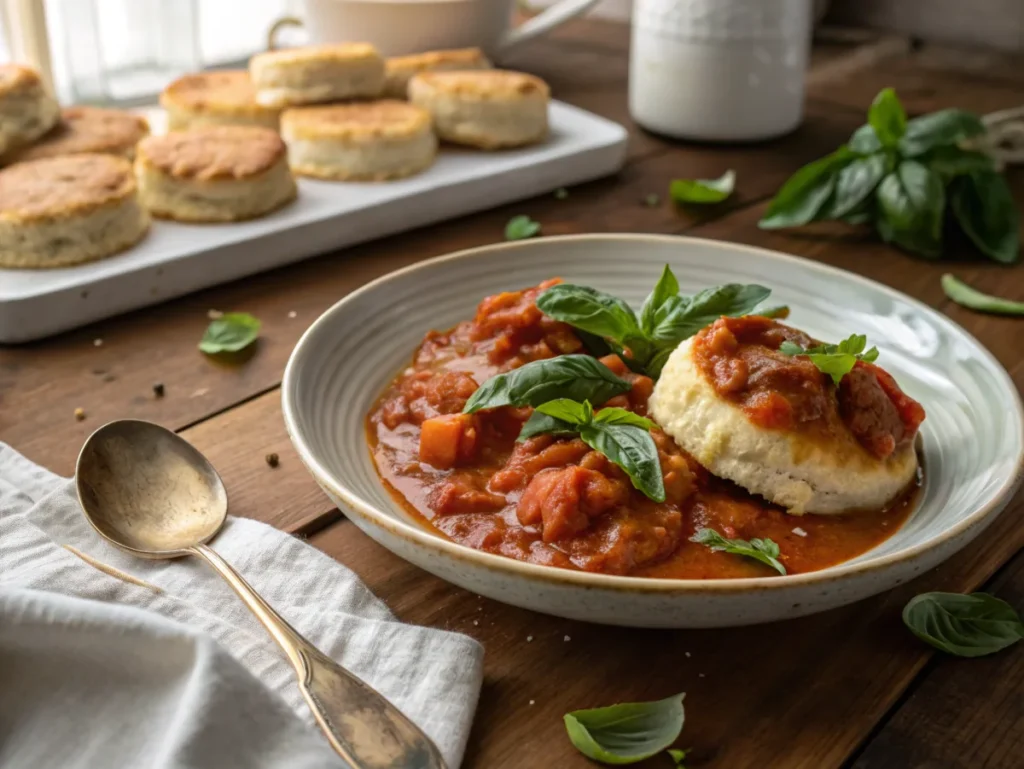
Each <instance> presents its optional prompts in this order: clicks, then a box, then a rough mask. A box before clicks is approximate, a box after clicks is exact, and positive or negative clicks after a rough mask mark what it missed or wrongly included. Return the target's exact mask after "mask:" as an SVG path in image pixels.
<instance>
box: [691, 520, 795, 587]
mask: <svg viewBox="0 0 1024 769" xmlns="http://www.w3.org/2000/svg"><path fill="white" fill-rule="evenodd" d="M690 541H691V542H696V543H697V544H700V545H707V546H708V547H709V548H711V551H712V552H714V553H730V554H732V555H743V556H746V557H747V558H753V559H754V560H757V561H760V562H761V563H763V564H764V565H765V566H771V567H772V568H773V569H775V571H777V572H778V573H779V574H782V575H783V576H785V574H786V567H785V566H783V565H782V562H781V561H779V546H778V545H777V544H776V543H775V542H774V541H773V540H771V539H757V538H755V539H752V540H750V541H749V542H748V541H746V540H745V539H726V538H725V537H723V536H722V535H721V534H719V533H718V532H717V531H715V530H714V529H700V530H699V531H698V532H697V533H696V534H694V535H693V536H692V537H690Z"/></svg>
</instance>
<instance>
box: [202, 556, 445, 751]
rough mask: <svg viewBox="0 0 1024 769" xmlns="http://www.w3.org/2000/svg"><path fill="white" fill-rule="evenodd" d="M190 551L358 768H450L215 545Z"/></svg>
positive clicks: (398, 713) (338, 747)
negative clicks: (254, 623) (269, 643)
mask: <svg viewBox="0 0 1024 769" xmlns="http://www.w3.org/2000/svg"><path fill="white" fill-rule="evenodd" d="M188 552H190V553H192V554H193V555H197V556H199V557H200V558H202V559H203V560H205V561H206V562H207V563H208V564H210V566H212V567H213V568H214V570H215V571H216V572H217V573H218V574H220V575H221V576H222V577H223V578H224V580H225V581H226V582H227V583H228V584H229V585H231V587H232V589H233V590H234V591H235V592H236V593H237V594H238V596H239V597H240V598H241V599H242V601H244V602H245V605H246V606H248V607H249V609H250V610H251V611H252V613H253V614H255V615H256V617H257V619H259V621H260V622H261V623H262V624H263V626H264V627H265V628H266V629H267V632H268V633H270V635H271V637H272V638H273V639H274V640H275V641H276V642H277V644H278V646H280V647H281V649H282V650H283V651H284V653H285V654H286V655H287V656H288V659H289V660H290V661H291V663H292V666H293V667H294V668H295V673H296V676H297V677H298V679H299V688H300V689H301V691H302V695H303V696H304V697H305V698H306V702H307V703H308V704H309V707H310V709H311V710H312V711H313V715H314V716H315V717H316V721H317V724H319V726H320V728H321V729H322V730H323V732H324V734H325V735H326V736H327V740H328V741H329V742H330V743H331V747H333V748H334V750H335V751H336V752H337V753H338V755H340V756H341V757H342V758H344V759H345V760H346V761H348V762H349V764H351V765H352V767H354V769H385V767H387V768H388V769H396V768H397V767H402V768H403V769H446V765H445V763H444V759H442V758H441V754H440V753H439V752H438V750H437V747H435V745H434V743H433V742H431V741H430V738H429V737H427V735H425V734H424V733H423V732H422V731H421V730H420V728H419V727H417V726H416V725H415V724H414V723H413V722H412V721H410V720H409V719H408V718H406V717H405V715H403V714H402V712H401V711H400V710H398V708H396V707H395V706H394V705H392V704H391V703H390V702H388V701H387V700H386V699H384V697H383V696H381V694H379V693H378V692H377V691H375V690H374V689H373V688H371V687H370V686H368V685H367V684H365V683H364V682H363V681H361V680H359V679H358V678H356V677H355V676H354V675H352V674H351V673H349V672H348V671H347V670H345V669H344V668H343V667H341V666H340V665H338V664H337V663H336V662H335V661H334V660H332V659H331V658H330V657H328V656H326V655H325V654H322V653H321V652H320V651H319V650H318V649H317V648H316V647H315V646H313V644H311V643H310V642H309V641H307V640H306V639H305V638H303V637H302V635H301V634H300V633H299V632H298V631H297V630H296V629H295V628H293V627H292V626H291V625H289V624H288V622H286V621H285V619H284V618H283V617H282V616H281V615H280V614H278V613H277V612H276V611H274V609H273V608H272V607H271V606H270V604H268V603H267V602H266V601H265V600H263V597H262V596H261V595H260V594H259V593H257V592H256V591H255V590H254V589H253V587H252V586H251V585H250V584H249V583H248V582H246V581H245V580H244V579H243V578H242V575H240V574H239V573H238V572H237V571H235V570H234V568H232V566H231V565H230V564H229V563H228V562H227V561H225V560H224V559H223V558H221V557H220V556H219V555H218V554H217V553H216V552H215V551H214V550H213V549H211V548H210V547H207V546H206V545H196V546H194V547H190V548H188Z"/></svg>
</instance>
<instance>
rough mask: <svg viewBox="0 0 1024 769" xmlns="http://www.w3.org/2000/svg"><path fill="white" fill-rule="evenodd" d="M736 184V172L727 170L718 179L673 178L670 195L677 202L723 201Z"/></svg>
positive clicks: (669, 188)
mask: <svg viewBox="0 0 1024 769" xmlns="http://www.w3.org/2000/svg"><path fill="white" fill-rule="evenodd" d="M735 186H736V172H735V171H733V170H732V169H730V170H728V171H726V172H725V173H724V174H722V175H721V176H720V177H718V178H717V179H673V180H672V181H671V183H670V184H669V187H668V195H669V197H670V198H672V200H674V201H675V202H676V203H721V202H722V201H723V200H725V199H726V198H727V197H729V196H730V195H731V194H732V191H733V188H734V187H735Z"/></svg>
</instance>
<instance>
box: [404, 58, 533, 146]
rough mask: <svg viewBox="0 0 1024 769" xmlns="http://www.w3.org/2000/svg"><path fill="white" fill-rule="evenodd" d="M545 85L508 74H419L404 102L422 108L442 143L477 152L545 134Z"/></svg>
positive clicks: (527, 141)
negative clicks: (469, 148)
mask: <svg viewBox="0 0 1024 769" xmlns="http://www.w3.org/2000/svg"><path fill="white" fill-rule="evenodd" d="M549 98H550V90H549V89H548V86H547V83H545V82H544V81H543V80H541V79H540V78H537V77H534V76H533V75H527V74H524V73H522V72H511V71H508V70H500V69H495V70H483V71H477V72H421V73H419V74H418V75H415V76H413V78H412V80H410V81H409V101H411V102H412V103H413V104H415V105H416V106H418V107H423V109H425V110H427V111H428V112H429V113H430V115H431V117H432V119H433V122H434V130H435V131H436V132H437V135H438V136H439V137H441V138H442V139H444V140H445V141H449V142H452V143H454V144H466V145H469V146H470V147H478V148H480V149H486V150H491V149H500V148H502V147H521V146H523V145H526V144H534V143H536V142H539V141H541V140H542V139H544V137H545V136H547V132H548V100H549Z"/></svg>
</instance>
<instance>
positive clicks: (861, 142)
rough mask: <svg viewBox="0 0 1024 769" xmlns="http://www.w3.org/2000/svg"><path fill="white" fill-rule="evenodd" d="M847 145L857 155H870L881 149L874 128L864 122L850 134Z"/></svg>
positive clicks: (880, 143)
mask: <svg viewBox="0 0 1024 769" xmlns="http://www.w3.org/2000/svg"><path fill="white" fill-rule="evenodd" d="M848 146H849V148H850V149H851V150H852V151H853V152H855V153H857V154H858V155H870V154H871V153H873V152H878V151H879V150H880V149H882V142H881V141H879V139H878V134H876V133H875V129H874V128H872V127H871V126H870V125H868V124H867V123H865V124H864V125H862V126H861V127H860V128H858V129H857V130H856V131H854V132H853V134H852V135H851V136H850V141H849V142H848Z"/></svg>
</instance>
